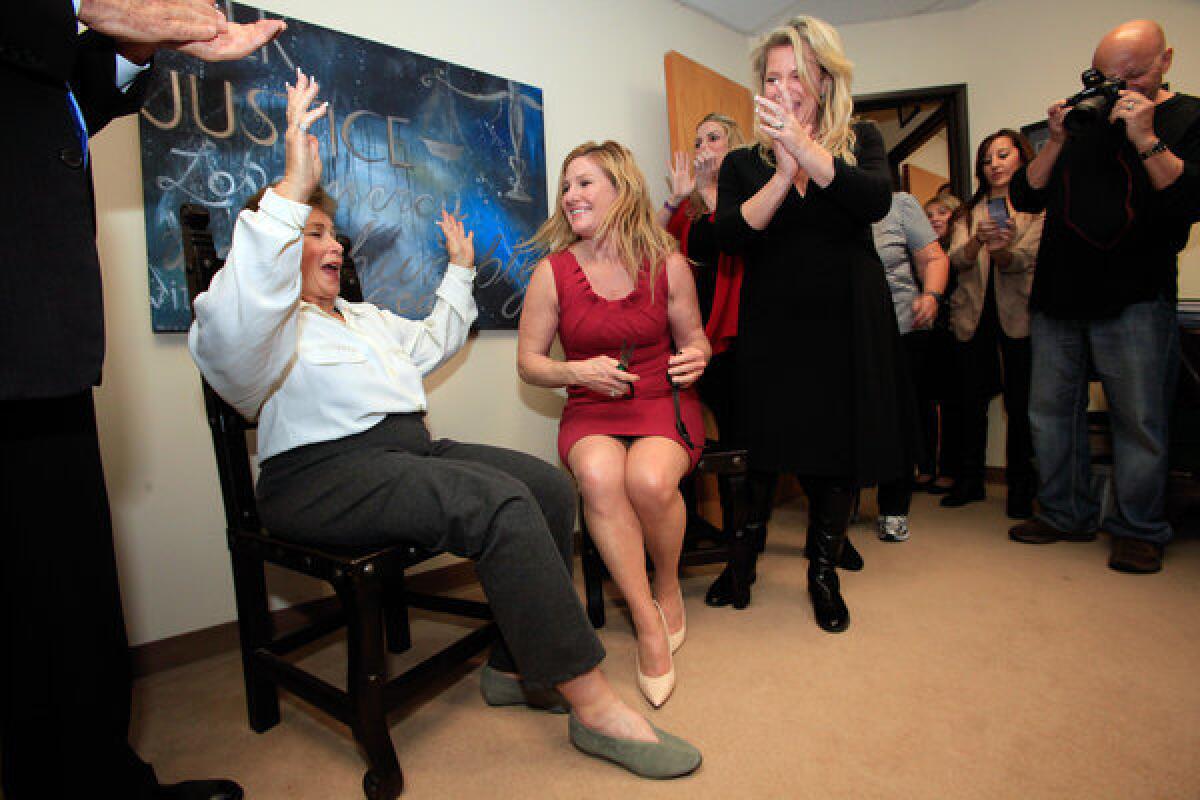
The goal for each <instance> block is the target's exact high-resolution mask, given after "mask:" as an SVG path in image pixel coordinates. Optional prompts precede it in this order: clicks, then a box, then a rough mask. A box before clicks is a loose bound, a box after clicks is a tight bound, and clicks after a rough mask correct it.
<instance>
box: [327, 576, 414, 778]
mask: <svg viewBox="0 0 1200 800" xmlns="http://www.w3.org/2000/svg"><path fill="white" fill-rule="evenodd" d="M336 588H337V591H338V594H339V595H340V596H341V599H342V604H343V607H344V608H345V611H346V648H347V651H348V658H347V662H348V663H347V667H346V672H347V675H346V685H347V687H348V688H349V695H350V702H351V704H352V706H353V713H354V724H353V725H352V727H353V729H354V738H355V739H356V740H358V743H359V745H361V746H362V748H363V750H365V751H366V755H367V766H368V769H367V772H366V774H365V775H364V776H363V792H364V793H365V794H366V796H367V798H368V800H394V798H396V797H397V796H399V794H400V792H401V790H402V789H403V788H404V775H403V773H402V772H401V771H400V763H399V761H397V760H396V750H395V748H394V747H393V746H392V737H391V734H390V733H389V732H388V724H387V708H386V707H385V705H384V687H385V686H386V685H387V678H388V674H387V655H386V653H385V652H384V643H383V638H384V636H383V597H384V591H383V586H382V581H380V580H379V577H378V576H377V575H376V574H375V572H374V569H373V567H372V566H371V565H367V566H366V567H365V568H364V569H363V570H362V571H361V572H358V573H356V574H354V575H352V576H349V577H348V578H347V579H346V580H345V581H343V582H341V583H340V584H339V585H338V586H337V587H336Z"/></svg>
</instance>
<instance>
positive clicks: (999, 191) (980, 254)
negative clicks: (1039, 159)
mask: <svg viewBox="0 0 1200 800" xmlns="http://www.w3.org/2000/svg"><path fill="white" fill-rule="evenodd" d="M1032 158H1033V148H1031V147H1030V146H1029V142H1028V140H1026V139H1025V137H1024V136H1022V135H1021V134H1019V133H1017V132H1016V131H1013V130H1007V129H1005V130H1000V131H997V132H996V133H993V134H992V135H991V136H988V137H987V138H985V139H984V140H983V142H982V143H981V144H980V145H979V151H978V152H977V153H976V156H975V177H976V179H977V181H978V183H979V188H978V190H977V191H976V192H975V194H974V196H973V197H972V198H971V199H970V201H969V202H968V203H967V209H966V213H965V214H964V215H963V217H962V218H961V219H960V220H959V221H958V223H957V224H956V226H955V230H954V238H953V240H952V242H951V248H950V266H951V269H952V270H954V271H955V273H956V274H957V276H958V288H957V289H955V291H954V294H953V295H951V297H950V326H951V328H952V330H953V331H954V335H955V338H956V339H957V342H958V343H957V348H956V349H957V355H958V360H959V366H960V374H961V376H962V408H963V414H962V427H963V430H962V446H963V453H962V465H961V468H960V473H959V475H958V476H956V480H955V483H954V489H953V490H952V491H951V492H950V494H948V495H947V496H946V497H944V498H942V505H943V506H948V507H956V506H962V505H966V504H967V503H971V502H975V501H977V500H982V499H983V498H984V488H983V473H984V457H985V454H986V452H987V428H988V422H987V411H988V403H989V402H990V401H991V398H992V397H993V396H994V395H995V394H996V393H997V392H998V391H1003V393H1004V408H1005V411H1006V412H1007V414H1008V441H1007V447H1006V450H1007V468H1006V471H1005V472H1006V476H1007V480H1008V515H1009V516H1010V517H1013V518H1014V519H1027V518H1029V517H1031V516H1032V515H1033V497H1034V494H1035V493H1036V491H1037V481H1036V479H1035V476H1034V469H1033V441H1032V437H1031V436H1030V431H1029V376H1030V371H1031V365H1032V356H1031V350H1030V344H1029V291H1030V289H1031V288H1032V287H1033V270H1034V262H1035V259H1036V256H1037V250H1038V244H1039V243H1040V242H1041V237H1042V215H1041V214H1023V213H1018V212H1015V211H1014V210H1013V208H1012V205H1011V204H1010V203H1009V200H1008V185H1009V182H1010V181H1011V180H1012V176H1013V174H1014V173H1015V172H1016V171H1017V169H1018V168H1019V167H1020V166H1021V165H1023V164H1026V163H1028V162H1029V161H1030V160H1031V159H1032Z"/></svg>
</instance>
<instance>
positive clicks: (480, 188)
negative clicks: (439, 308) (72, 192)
mask: <svg viewBox="0 0 1200 800" xmlns="http://www.w3.org/2000/svg"><path fill="white" fill-rule="evenodd" d="M225 9H226V13H227V15H228V16H229V17H230V18H231V19H236V20H241V21H249V20H253V19H258V18H260V17H262V16H264V14H263V12H261V11H259V10H257V9H254V8H251V7H249V6H244V5H241V4H238V3H227V4H226V5H225ZM283 19H286V20H287V23H288V28H287V30H286V31H285V32H284V33H283V35H282V36H281V37H280V38H279V39H278V40H277V41H275V42H273V43H271V44H270V45H268V46H267V47H265V48H263V49H262V50H260V51H258V52H257V53H256V54H254V55H252V56H250V57H249V58H246V59H244V60H242V61H236V62H230V63H218V64H206V63H203V62H200V61H197V60H195V59H192V58H189V57H187V56H184V55H181V54H179V53H176V52H173V51H164V52H162V53H160V54H159V55H158V56H156V59H157V69H156V71H155V75H154V82H153V84H152V86H151V88H150V91H149V94H148V96H147V100H146V104H145V106H144V107H143V109H142V113H141V117H140V132H141V153H142V186H143V195H144V199H145V212H146V244H147V250H148V255H149V268H150V272H149V278H150V305H151V309H152V317H153V325H154V330H155V331H183V330H187V327H188V325H189V324H190V323H191V309H190V307H189V304H188V298H187V280H186V278H185V275H184V270H183V253H182V246H181V243H180V231H179V207H180V205H182V204H183V203H200V204H202V205H204V206H205V207H207V208H208V210H209V212H210V215H211V219H212V232H213V238H214V240H215V241H216V244H217V251H218V253H220V254H221V255H224V253H225V251H226V250H227V249H228V246H229V239H230V234H231V232H232V228H233V222H234V220H235V219H236V218H237V213H238V211H239V210H241V208H242V205H243V204H244V203H245V201H246V199H247V198H248V197H249V196H250V195H252V194H253V193H254V192H256V191H257V190H258V189H260V188H262V187H263V186H264V185H267V184H268V183H271V182H274V181H276V180H278V179H279V178H280V177H282V175H283V163H284V161H283V132H284V128H285V123H284V108H285V97H284V94H283V86H284V83H285V82H290V81H292V80H294V76H295V71H296V67H300V68H301V69H303V70H304V71H305V72H307V73H309V74H310V75H313V76H314V77H316V79H317V80H318V81H319V82H320V84H321V92H320V96H319V97H318V102H319V101H321V100H328V101H329V110H328V112H327V114H326V115H325V116H324V117H323V118H322V119H321V120H319V121H318V122H317V123H316V124H314V125H313V127H312V129H311V131H310V132H311V133H313V134H314V135H316V136H317V138H318V139H319V140H320V142H321V154H322V157H323V159H324V175H323V177H322V183H323V185H324V186H325V189H326V190H327V191H328V192H329V193H330V194H331V195H333V196H334V197H335V198H336V199H337V200H338V203H339V208H338V215H337V219H336V220H335V224H336V225H337V227H338V229H339V231H340V232H342V233H344V234H346V235H347V236H348V237H349V238H350V240H351V242H352V247H351V250H350V254H351V256H352V257H353V259H354V263H355V266H356V267H357V269H358V272H359V276H360V278H361V282H362V286H363V295H364V298H365V299H366V300H368V301H369V302H371V303H374V304H375V305H377V306H380V307H381V308H387V309H391V310H392V311H395V312H397V313H399V314H402V315H404V316H407V317H410V318H414V319H419V318H422V317H424V316H426V315H427V314H428V313H429V311H430V310H431V309H432V307H433V292H434V290H435V289H436V288H437V286H438V284H439V283H440V282H441V279H442V275H443V274H444V272H445V269H446V252H445V248H444V246H443V245H442V243H441V234H440V232H439V231H438V230H437V228H436V227H435V225H434V221H435V220H436V219H437V218H438V217H439V215H440V213H441V210H442V208H443V207H445V208H448V209H450V210H453V211H457V212H459V213H462V214H465V216H466V225H467V228H468V229H469V230H472V231H474V233H475V252H476V265H477V266H478V268H479V273H478V275H477V278H476V300H477V301H478V304H479V321H478V323H477V325H478V326H479V327H481V328H515V327H516V323H517V318H518V316H519V315H520V311H521V303H522V301H523V299H524V296H525V286H526V283H527V281H528V272H529V269H528V268H529V266H530V263H529V262H530V259H531V257H530V256H529V255H528V254H526V253H523V252H521V251H519V250H518V249H517V247H516V245H517V243H518V242H520V241H521V240H522V239H524V238H527V237H528V236H530V235H531V234H532V233H533V232H534V231H535V230H536V229H537V226H538V225H540V224H541V223H542V221H543V220H544V219H545V218H546V211H547V197H546V149H545V138H544V127H543V108H542V92H541V90H540V89H538V88H536V87H533V86H528V85H526V84H522V83H517V82H515V81H511V80H507V79H505V78H501V77H497V76H495V75H489V74H486V73H483V72H479V71H477V70H473V69H468V68H466V67H460V66H457V65H455V64H450V63H447V62H445V61H440V60H438V59H436V58H431V57H429V56H424V55H420V54H417V53H411V52H408V51H406V50H400V49H397V48H394V47H388V46H386V45H382V44H379V43H377V42H372V41H368V40H365V39H360V38H358V37H354V36H348V35H346V34H344V33H339V32H337V31H333V30H329V29H328V28H322V27H319V26H316V25H310V24H308V23H305V22H302V21H299V20H294V19H291V18H288V17H283Z"/></svg>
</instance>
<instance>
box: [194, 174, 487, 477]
mask: <svg viewBox="0 0 1200 800" xmlns="http://www.w3.org/2000/svg"><path fill="white" fill-rule="evenodd" d="M309 211H310V208H309V207H308V206H307V205H304V204H302V203H294V202H292V201H291V200H288V199H286V198H284V197H281V196H279V195H278V194H276V193H275V192H274V190H268V191H267V193H266V194H265V195H264V197H263V199H262V202H261V204H260V206H259V210H258V211H243V212H242V213H241V214H240V215H239V216H238V220H237V224H236V225H235V226H234V229H233V244H232V246H231V247H230V250H229V256H228V258H227V259H226V261H225V266H224V267H222V268H221V270H220V271H218V272H217V274H216V275H214V276H213V279H212V283H211V285H210V286H209V288H208V291H207V292H204V293H203V294H201V295H200V296H198V297H197V298H196V302H195V312H196V320H195V322H193V323H192V327H191V330H190V331H189V332H188V348H189V349H190V350H191V352H192V358H193V359H195V361H196V364H197V366H199V367H200V372H201V373H202V374H203V375H204V377H205V379H207V380H208V382H209V385H211V386H212V388H213V389H214V390H215V391H216V392H217V394H219V395H220V396H221V397H222V398H224V399H225V401H226V402H228V403H229V404H230V405H231V406H233V407H234V408H236V409H237V410H238V411H239V412H240V413H241V414H242V415H243V416H245V417H246V418H247V419H250V420H253V419H255V418H257V419H258V451H259V458H260V459H262V460H266V459H268V458H270V457H271V456H273V455H276V454H278V453H282V452H284V451H286V450H291V449H292V448H294V447H300V446H301V445H305V444H313V443H316V442H324V441H329V440H331V439H340V438H342V437H344V436H349V435H351V434H354V433H361V432H362V431H365V430H367V429H368V428H370V427H372V426H374V425H375V424H376V423H378V422H379V421H380V420H382V419H383V417H384V416H385V415H387V414H401V413H408V412H414V411H425V410H426V407H427V402H426V398H425V387H424V385H423V384H422V378H423V377H424V376H425V375H427V374H429V373H430V372H432V371H433V370H434V369H436V368H437V367H438V366H440V365H441V364H442V363H443V362H445V361H446V359H448V358H449V357H450V356H452V355H453V354H454V353H455V352H456V351H457V350H458V349H459V348H460V347H462V345H463V343H464V342H465V341H466V339H467V333H468V332H469V331H470V328H471V323H472V322H474V321H475V317H476V316H477V314H478V312H477V309H476V306H475V299H474V297H473V296H472V293H471V289H472V285H473V282H474V279H475V271H474V270H473V269H469V268H466V267H460V266H456V265H454V264H450V265H449V266H447V268H446V276H445V278H443V280H442V283H441V285H440V286H439V287H438V289H437V300H436V301H435V303H434V307H433V311H432V312H431V313H430V315H429V316H428V317H426V318H425V319H424V320H422V321H414V320H409V319H405V318H404V317H400V316H398V315H396V314H393V313H391V312H390V311H384V310H381V309H379V308H376V307H375V306H373V305H371V304H370V303H348V302H346V301H345V300H343V299H341V298H340V297H339V298H338V299H337V300H336V301H335V303H334V305H335V307H336V308H337V310H338V311H340V312H341V313H342V317H343V318H344V319H345V324H342V323H341V322H340V321H338V320H337V319H334V318H333V317H331V316H329V315H327V314H325V313H324V312H322V311H321V310H320V309H319V308H318V307H317V306H315V305H313V304H311V303H307V302H304V301H302V300H301V299H300V283H301V275H300V255H301V252H302V250H303V244H302V241H303V238H302V235H301V234H302V231H303V228H304V224H305V222H306V221H307V219H308V214H309Z"/></svg>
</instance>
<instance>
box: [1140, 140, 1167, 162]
mask: <svg viewBox="0 0 1200 800" xmlns="http://www.w3.org/2000/svg"><path fill="white" fill-rule="evenodd" d="M1165 152H1167V145H1166V143H1165V142H1163V140H1162V139H1159V140H1158V141H1157V142H1155V143H1154V144H1152V145H1150V147H1148V148H1147V149H1145V150H1143V151H1142V152H1140V153H1138V158H1140V159H1141V160H1142V161H1145V160H1147V159H1149V158H1154V156H1156V155H1158V154H1159V153H1165Z"/></svg>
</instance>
